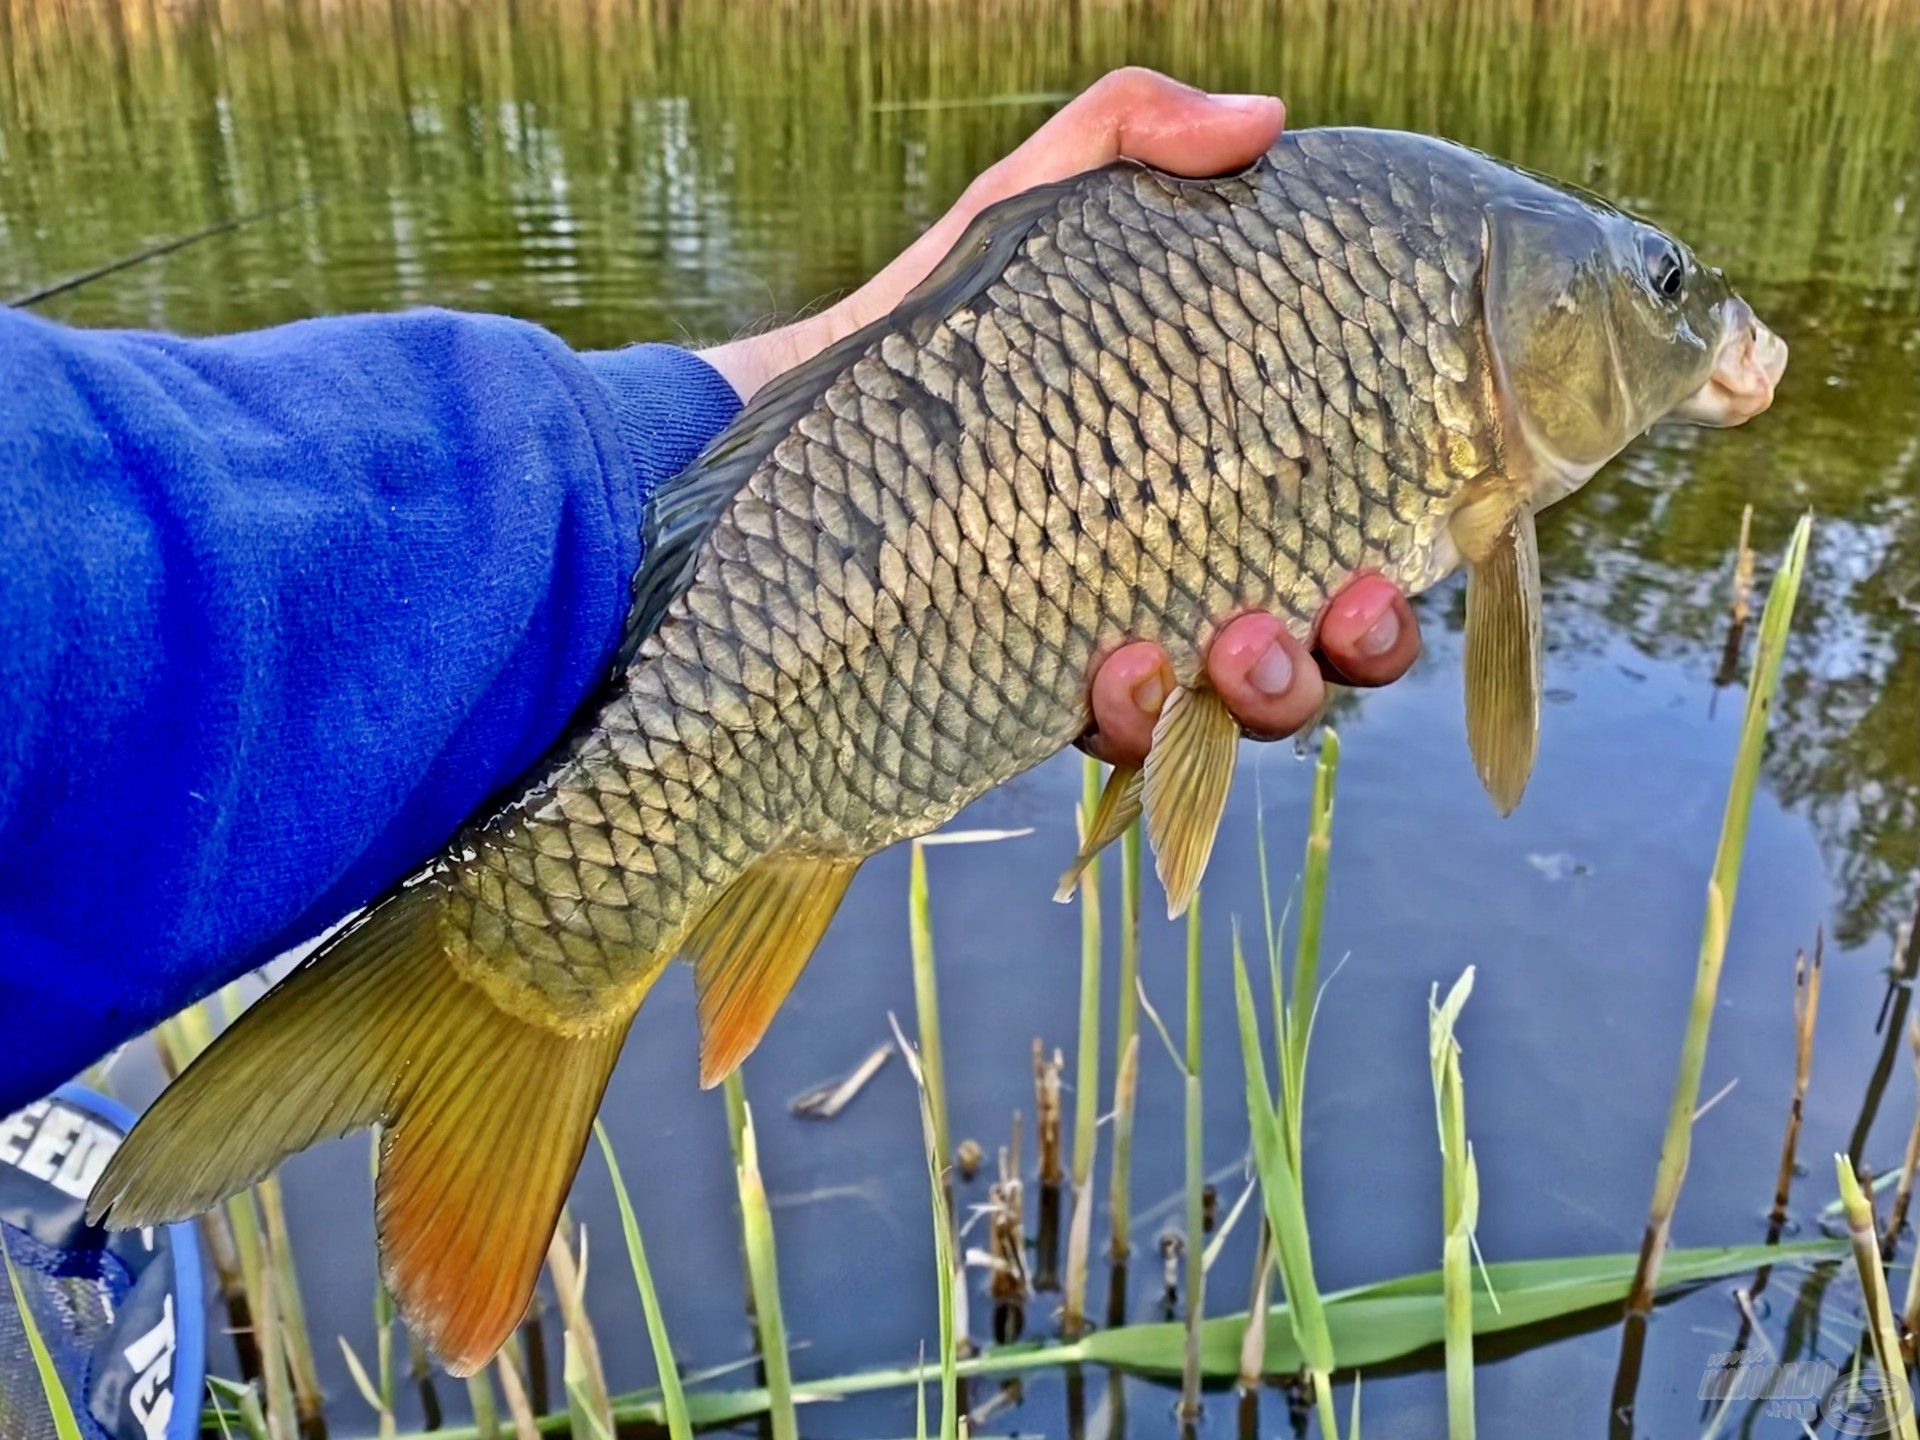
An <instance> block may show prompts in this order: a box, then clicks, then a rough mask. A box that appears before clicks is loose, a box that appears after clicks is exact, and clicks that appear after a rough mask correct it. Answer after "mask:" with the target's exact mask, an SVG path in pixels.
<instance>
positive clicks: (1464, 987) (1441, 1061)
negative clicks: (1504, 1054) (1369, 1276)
mask: <svg viewBox="0 0 1920 1440" xmlns="http://www.w3.org/2000/svg"><path fill="white" fill-rule="evenodd" d="M1472 993H1473V967H1472V966H1471V965H1469V966H1468V967H1467V969H1466V972H1465V973H1464V974H1462V975H1461V977H1460V978H1459V980H1457V981H1455V982H1454V986H1453V989H1452V990H1451V991H1450V992H1449V993H1448V995H1447V998H1446V1002H1445V1003H1444V1004H1442V1003H1440V1001H1439V994H1440V989H1439V987H1438V986H1437V985H1436V986H1435V987H1434V991H1433V997H1432V998H1430V999H1429V1000H1428V1001H1427V1043H1428V1060H1429V1063H1430V1064H1431V1066H1432V1070H1433V1107H1434V1118H1435V1121H1436V1122H1437V1124H1438V1126H1439V1132H1440V1190H1441V1217H1442V1230H1441V1233H1442V1236H1443V1237H1444V1238H1443V1240H1442V1242H1441V1274H1442V1277H1443V1284H1444V1287H1445V1323H1446V1355H1447V1436H1448V1440H1473V1436H1474V1404H1473V1230H1474V1227H1475V1226H1476V1225H1477V1224H1479V1220H1480V1174H1479V1170H1478V1167H1477V1166H1476V1165H1475V1164H1474V1159H1473V1145H1472V1143H1471V1142H1470V1141H1469V1140H1468V1139H1467V1102H1466V1090H1465V1086H1464V1085H1463V1083H1462V1081H1461V1076H1460V1042H1459V1040H1458V1039H1457V1038H1456V1037H1455V1034H1454V1027H1455V1026H1456V1025H1457V1024H1458V1022H1459V1019H1460V1011H1461V1008H1462V1007H1463V1006H1464V1005H1465V1004H1466V1003H1467V997H1468V996H1469V995H1471V994H1472Z"/></svg>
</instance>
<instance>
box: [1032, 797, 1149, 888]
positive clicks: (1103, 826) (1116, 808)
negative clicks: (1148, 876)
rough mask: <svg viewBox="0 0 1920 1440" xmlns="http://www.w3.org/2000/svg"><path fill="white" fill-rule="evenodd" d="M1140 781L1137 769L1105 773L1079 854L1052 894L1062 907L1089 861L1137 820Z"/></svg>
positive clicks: (1081, 841) (1138, 814) (1138, 815)
mask: <svg viewBox="0 0 1920 1440" xmlns="http://www.w3.org/2000/svg"><path fill="white" fill-rule="evenodd" d="M1142 779H1143V772H1142V771H1141V769H1140V767H1139V766H1138V765H1116V766H1114V767H1113V768H1112V769H1111V770H1109V771H1108V772H1107V783H1106V787H1105V788H1104V789H1102V790H1101V792H1100V803H1099V804H1098V805H1096V806H1094V807H1093V820H1092V822H1091V823H1090V824H1089V825H1088V826H1087V833H1086V834H1085V835H1083V836H1081V837H1080V853H1079V854H1078V855H1076V856H1075V857H1074V860H1073V864H1071V865H1069V866H1068V867H1067V869H1066V873H1065V874H1063V875H1062V876H1061V877H1060V887H1059V889H1057V890H1055V891H1054V892H1053V898H1054V899H1055V900H1058V901H1059V902H1060V903H1061V904H1063V905H1064V904H1065V903H1066V902H1067V901H1069V900H1071V899H1072V898H1073V892H1074V891H1075V890H1076V889H1077V888H1078V887H1079V884H1080V877H1081V875H1083V874H1085V873H1086V869H1087V866H1088V865H1090V864H1091V863H1092V862H1093V857H1094V856H1096V855H1098V854H1099V853H1100V852H1101V851H1102V850H1104V849H1106V848H1107V846H1109V845H1111V844H1112V843H1113V842H1114V841H1116V840H1118V839H1119V838H1120V837H1121V836H1122V835H1124V834H1126V833H1127V827H1128V826H1129V825H1131V824H1133V822H1134V821H1135V820H1137V819H1138V818H1139V817H1140V788H1141V782H1142Z"/></svg>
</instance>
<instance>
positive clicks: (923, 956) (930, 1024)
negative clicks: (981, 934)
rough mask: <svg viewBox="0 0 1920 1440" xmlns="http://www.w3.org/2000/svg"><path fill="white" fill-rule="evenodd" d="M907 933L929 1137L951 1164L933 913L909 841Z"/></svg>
mask: <svg viewBox="0 0 1920 1440" xmlns="http://www.w3.org/2000/svg"><path fill="white" fill-rule="evenodd" d="M907 931H908V937H909V941H910V943H911V947H912V951H913V1010H914V1016H915V1021H916V1023H917V1025H918V1027H919V1030H920V1063H921V1067H922V1069H923V1071H924V1073H925V1075H926V1079H927V1104H928V1106H929V1108H931V1110H932V1111H933V1134H934V1140H935V1143H936V1144H938V1146H939V1147H940V1155H941V1156H942V1158H943V1160H946V1161H948V1162H950V1161H951V1157H952V1155H953V1135H952V1132H951V1131H950V1130H949V1129H948V1126H947V1071H946V1062H945V1060H944V1059H943V1058H942V1057H943V1054H944V1051H943V1050H942V1047H941V1044H940V987H939V982H938V981H937V979H936V978H935V973H934V959H933V913H932V905H931V903H930V901H929V898H928V889H927V850H926V846H925V845H923V844H921V843H920V842H919V841H918V840H916V841H914V842H913V854H912V861H911V865H910V868H909V878H908V882H907Z"/></svg>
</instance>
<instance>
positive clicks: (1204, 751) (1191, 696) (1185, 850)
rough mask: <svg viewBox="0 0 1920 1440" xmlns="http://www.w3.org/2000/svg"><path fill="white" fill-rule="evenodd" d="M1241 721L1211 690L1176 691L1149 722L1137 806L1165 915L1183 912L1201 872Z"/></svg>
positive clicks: (1229, 781)
mask: <svg viewBox="0 0 1920 1440" xmlns="http://www.w3.org/2000/svg"><path fill="white" fill-rule="evenodd" d="M1239 752H1240V726H1239V723H1238V722H1237V721H1235V720H1234V718H1233V716H1232V715H1230V714H1228V713H1227V705H1226V702H1225V701H1224V700H1222V699H1221V698H1220V696H1219V694H1218V693H1217V692H1216V691H1213V690H1208V689H1199V690H1175V691H1174V692H1173V694H1172V695H1170V696H1168V697H1167V703H1166V705H1165V707H1164V708H1163V709H1162V710H1161V711H1160V718H1159V719H1158V720H1157V721H1155V722H1154V726H1153V744H1152V747H1151V748H1150V749H1149V750H1148V751H1147V768H1146V776H1145V783H1144V786H1143V789H1142V794H1141V806H1142V809H1143V810H1144V812H1145V814H1146V817H1147V838H1148V839H1149V840H1151V841H1152V842H1153V857H1154V866H1155V868H1156V869H1157V870H1158V871H1159V873H1160V883H1161V885H1163V886H1164V887H1165V888H1166V892H1167V918H1168V919H1173V918H1175V917H1177V916H1179V915H1182V914H1184V913H1185V912H1186V908H1187V906H1188V905H1189V904H1191V903H1192V901H1193V895H1194V892H1195V891H1196V890H1198V889H1199V888H1200V877H1201V876H1202V875H1203V874H1205V873H1206V869H1207V857H1208V856H1209V855H1211V854H1212V853H1213V837H1214V835H1215V834H1216V833H1217V832H1218V831H1219V829H1220V817H1221V816H1222V815H1223V814H1224V813H1226V808H1227V792H1228V791H1229V790H1231V789H1232V788H1233V763H1234V760H1235V758H1236V757H1237V756H1238V755H1239Z"/></svg>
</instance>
